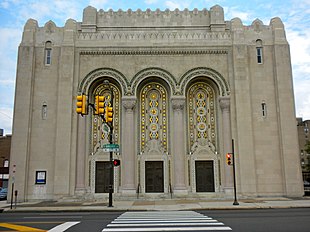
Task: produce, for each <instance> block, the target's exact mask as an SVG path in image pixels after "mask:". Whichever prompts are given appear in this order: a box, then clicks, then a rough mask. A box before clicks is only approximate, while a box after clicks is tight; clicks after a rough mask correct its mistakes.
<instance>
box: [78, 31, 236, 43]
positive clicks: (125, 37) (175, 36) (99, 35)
mask: <svg viewBox="0 0 310 232" xmlns="http://www.w3.org/2000/svg"><path fill="white" fill-rule="evenodd" d="M77 39H78V40H80V41H85V40H96V41H99V40H105V41H107V40H113V41H115V40H118V41H127V42H128V41H137V40H158V41H160V40H162V41H163V42H165V41H167V40H180V41H187V40H202V41H206V40H209V41H210V40H216V41H218V40H222V41H225V40H227V41H230V40H231V33H230V32H223V31H221V32H204V31H194V32H188V31H184V32H183V31H179V32H166V31H162V32H158V31H151V32H138V31H128V32H127V31H117V32H79V33H77Z"/></svg>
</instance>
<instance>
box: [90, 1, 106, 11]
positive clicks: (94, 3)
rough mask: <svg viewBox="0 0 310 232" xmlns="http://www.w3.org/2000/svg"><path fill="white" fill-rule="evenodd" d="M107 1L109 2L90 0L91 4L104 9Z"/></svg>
mask: <svg viewBox="0 0 310 232" xmlns="http://www.w3.org/2000/svg"><path fill="white" fill-rule="evenodd" d="M107 3H108V0H90V1H89V5H91V6H93V7H95V8H97V9H104V8H105V5H106V4H107ZM85 7H86V6H85Z"/></svg>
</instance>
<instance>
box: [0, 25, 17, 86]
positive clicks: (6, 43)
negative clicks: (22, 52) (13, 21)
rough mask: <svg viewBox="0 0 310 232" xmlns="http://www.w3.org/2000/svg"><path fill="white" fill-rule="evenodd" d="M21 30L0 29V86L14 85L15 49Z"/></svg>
mask: <svg viewBox="0 0 310 232" xmlns="http://www.w3.org/2000/svg"><path fill="white" fill-rule="evenodd" d="M21 33H22V32H21V29H19V28H0V34H1V36H0V54H1V59H0V86H1V87H2V86H3V85H7V84H13V86H14V83H15V76H16V74H15V73H16V58H17V48H18V45H19V43H20V41H21Z"/></svg>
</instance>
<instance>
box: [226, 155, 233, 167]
mask: <svg viewBox="0 0 310 232" xmlns="http://www.w3.org/2000/svg"><path fill="white" fill-rule="evenodd" d="M226 163H227V164H228V165H232V154H231V153H227V154H226Z"/></svg>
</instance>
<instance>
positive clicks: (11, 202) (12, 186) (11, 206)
mask: <svg viewBox="0 0 310 232" xmlns="http://www.w3.org/2000/svg"><path fill="white" fill-rule="evenodd" d="M11 191H12V192H11V209H13V196H14V195H13V193H14V182H13V183H12V189H11Z"/></svg>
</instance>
